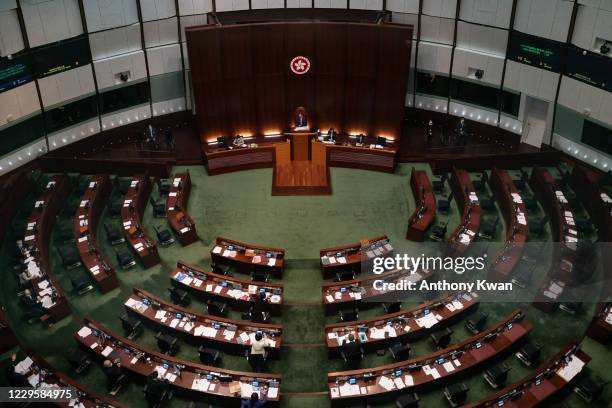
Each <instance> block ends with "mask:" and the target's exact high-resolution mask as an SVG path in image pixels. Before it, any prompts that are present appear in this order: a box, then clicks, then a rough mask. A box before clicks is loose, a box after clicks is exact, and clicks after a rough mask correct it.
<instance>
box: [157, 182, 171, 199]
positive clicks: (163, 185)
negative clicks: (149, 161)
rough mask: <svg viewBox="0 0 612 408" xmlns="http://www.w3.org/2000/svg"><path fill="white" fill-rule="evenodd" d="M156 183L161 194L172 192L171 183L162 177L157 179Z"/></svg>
mask: <svg viewBox="0 0 612 408" xmlns="http://www.w3.org/2000/svg"><path fill="white" fill-rule="evenodd" d="M155 184H157V191H158V192H159V194H160V195H164V196H166V195H168V194H169V193H170V183H168V182H162V181H161V180H160V179H156V180H155Z"/></svg>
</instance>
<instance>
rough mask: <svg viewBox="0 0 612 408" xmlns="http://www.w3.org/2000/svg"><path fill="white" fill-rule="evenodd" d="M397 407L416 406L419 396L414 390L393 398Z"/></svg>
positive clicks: (410, 407) (411, 407)
mask: <svg viewBox="0 0 612 408" xmlns="http://www.w3.org/2000/svg"><path fill="white" fill-rule="evenodd" d="M395 406H396V407H397V408H418V406H419V396H418V395H417V393H415V392H409V393H407V394H404V395H402V396H401V397H399V398H398V399H396V400H395Z"/></svg>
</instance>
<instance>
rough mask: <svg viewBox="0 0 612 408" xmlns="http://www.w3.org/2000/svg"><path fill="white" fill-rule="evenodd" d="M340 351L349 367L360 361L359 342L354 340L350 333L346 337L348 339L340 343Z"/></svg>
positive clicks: (361, 353)
mask: <svg viewBox="0 0 612 408" xmlns="http://www.w3.org/2000/svg"><path fill="white" fill-rule="evenodd" d="M341 348H342V350H341V352H340V353H341V354H342V357H343V358H344V360H345V361H346V363H348V364H350V365H355V364H357V363H359V361H361V359H362V358H363V352H362V350H361V342H360V341H359V340H357V339H356V338H355V336H354V335H353V334H352V333H351V334H349V336H348V339H345V340H344V341H343V342H342V347H341Z"/></svg>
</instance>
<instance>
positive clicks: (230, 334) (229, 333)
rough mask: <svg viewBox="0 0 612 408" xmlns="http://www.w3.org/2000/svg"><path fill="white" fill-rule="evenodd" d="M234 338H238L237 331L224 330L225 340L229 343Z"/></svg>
mask: <svg viewBox="0 0 612 408" xmlns="http://www.w3.org/2000/svg"><path fill="white" fill-rule="evenodd" d="M234 336H236V331H235V330H227V329H225V330H223V337H224V338H225V340H227V341H231V340H232V339H233V338H234Z"/></svg>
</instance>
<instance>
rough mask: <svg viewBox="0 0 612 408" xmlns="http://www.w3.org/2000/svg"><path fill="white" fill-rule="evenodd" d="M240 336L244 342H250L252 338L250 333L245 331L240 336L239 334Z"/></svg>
mask: <svg viewBox="0 0 612 408" xmlns="http://www.w3.org/2000/svg"><path fill="white" fill-rule="evenodd" d="M238 338H240V341H241V342H242V344H248V341H249V340H250V338H249V335H248V334H247V333H245V332H242V333H240V336H238Z"/></svg>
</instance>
